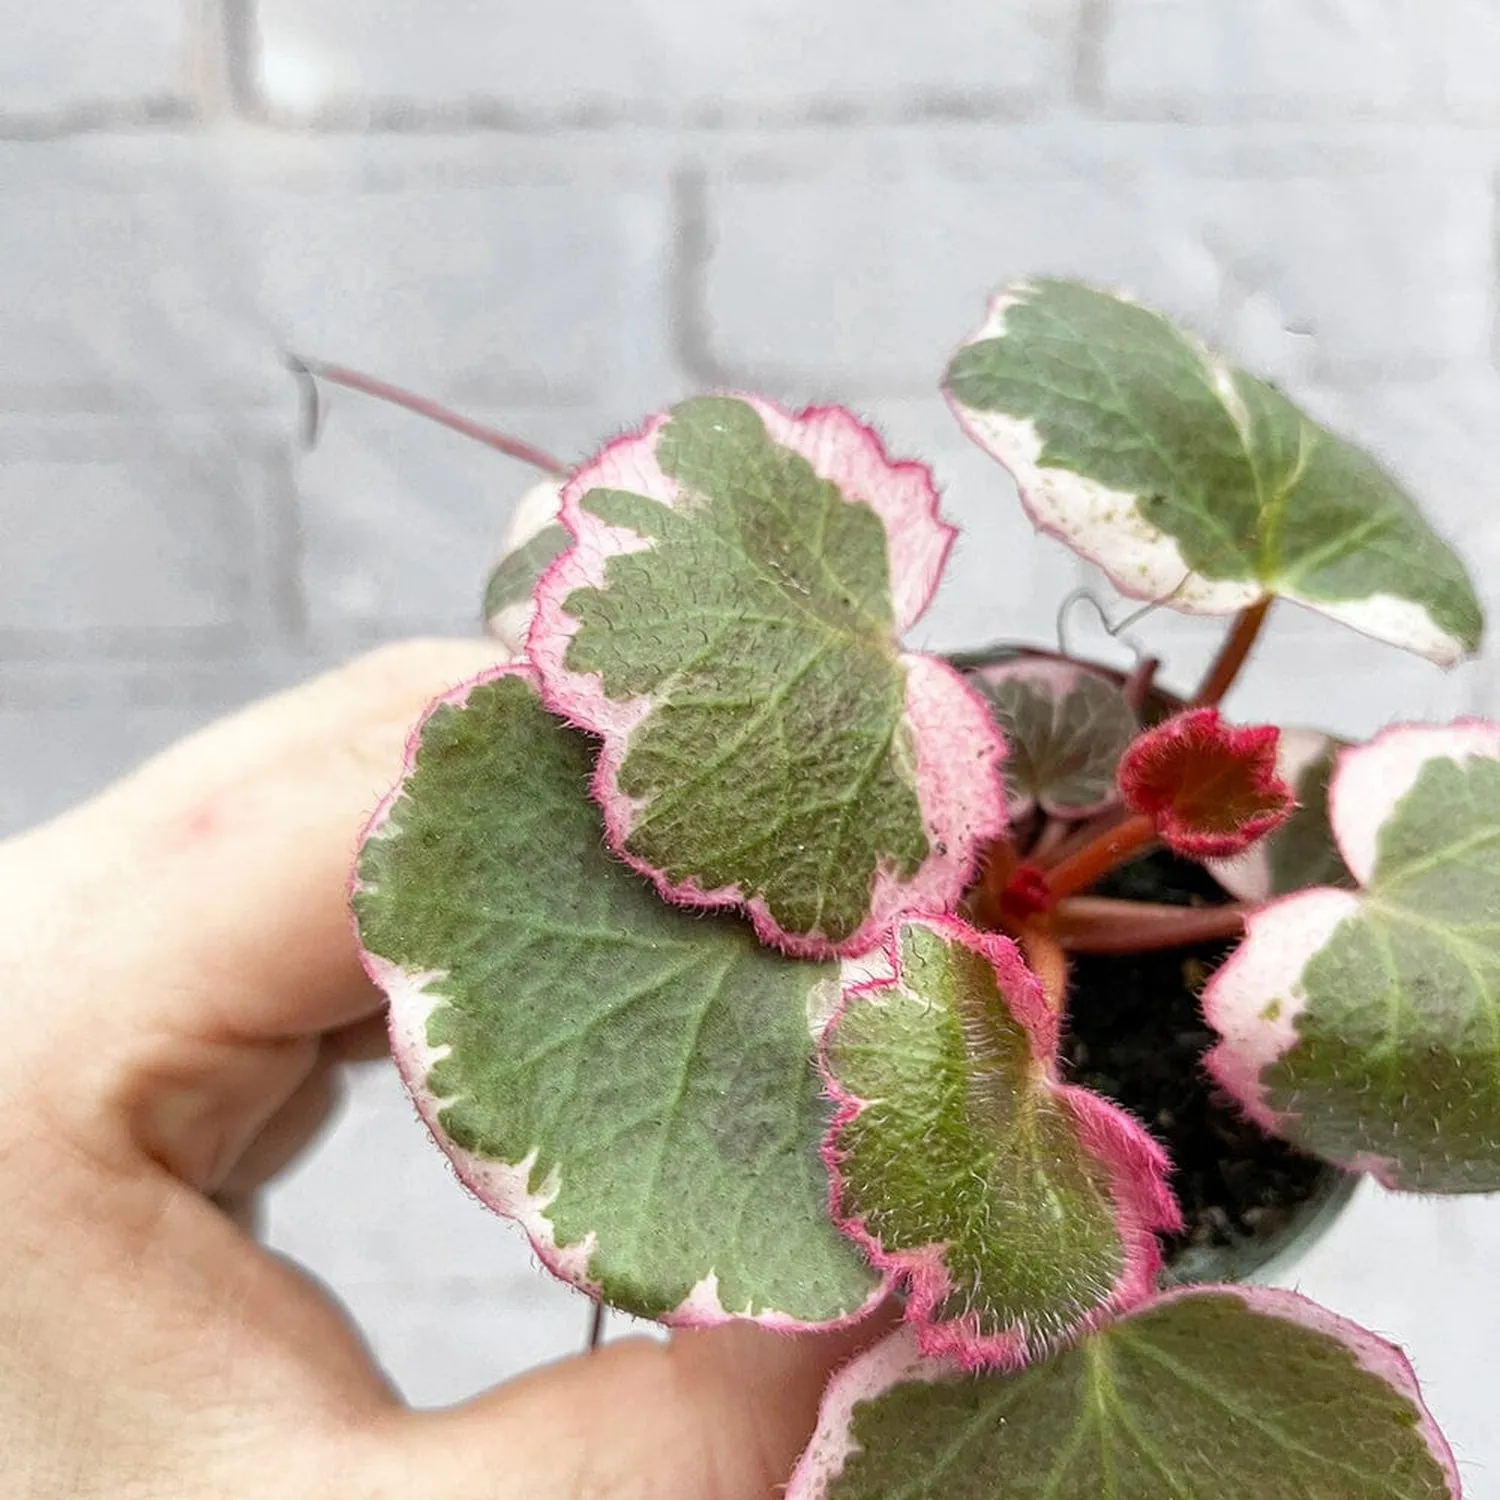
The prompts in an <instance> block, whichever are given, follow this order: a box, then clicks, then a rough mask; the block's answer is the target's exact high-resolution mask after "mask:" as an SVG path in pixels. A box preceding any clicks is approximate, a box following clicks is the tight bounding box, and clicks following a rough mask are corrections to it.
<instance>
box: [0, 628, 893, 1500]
mask: <svg viewBox="0 0 1500 1500" xmlns="http://www.w3.org/2000/svg"><path fill="white" fill-rule="evenodd" d="M494 659H495V648H494V647H492V646H490V647H487V646H484V645H482V644H478V643H459V642H424V643H413V644H410V645H405V646H401V647H399V648H391V649H387V650H385V651H381V652H379V653H377V654H375V655H374V656H371V657H367V658H365V659H364V660H362V661H360V662H357V663H355V664H354V665H353V666H351V667H348V668H345V669H344V670H342V671H340V672H337V673H334V674H333V675H331V676H329V677H325V678H322V679H320V680H319V681H317V682H314V683H311V684H309V685H307V686H305V687H302V688H298V689H296V690H295V691H293V692H290V693H287V694H285V695H283V696H281V697H279V698H277V699H274V700H272V701H271V702H268V703H265V704H262V705H259V706H257V707H255V708H252V709H250V710H248V711H247V712H245V713H243V714H240V715H238V716H237V717H235V718H233V719H230V720H227V721H225V722H224V723H222V724H219V725H216V726H214V727H213V728H211V729H209V730H207V731H206V732H205V733H203V734H201V735H199V736H196V737H195V738H193V739H191V740H189V741H187V742H186V743H184V744H182V745H180V746H178V747H176V748H175V749H173V750H171V751H169V752H168V753H166V754H165V755H163V756H161V757H159V758H158V759H157V760H155V761H153V762H151V763H150V764H149V765H147V766H146V767H144V768H143V769H142V770H140V771H139V772H137V773H136V774H135V775H134V776H132V777H130V778H129V779H128V780H126V781H124V782H122V783H121V784H120V785H118V786H117V787H115V788H113V789H112V790H111V791H109V792H107V793H105V794H104V795H103V796H101V797H100V798H98V799H97V800H96V801H94V802H92V803H90V804H88V805H87V806H85V807H83V808H81V809H79V810H77V811H76V812H73V813H71V814H69V815H67V816H66V817H64V818H61V819H59V820H58V821H56V822H55V823H52V824H50V825H48V826H46V827H44V828H41V829H39V830H37V831H35V832H33V833H31V834H28V835H25V836H23V837H21V838H18V839H15V840H12V841H10V842H9V843H6V844H4V845H0V1021H3V1023H4V1029H3V1035H4V1037H5V1045H4V1047H3V1049H0V1203H3V1204H4V1209H3V1211H0V1433H3V1444H0V1495H4V1496H6V1497H10V1496H25V1497H29V1500H62V1497H66V1500H93V1497H106V1496H107V1497H109V1500H127V1497H128V1500H168V1497H170V1500H178V1497H192V1500H221V1497H222V1500H246V1497H251V1496H275V1497H277V1500H325V1497H327V1500H333V1497H338V1500H385V1497H391V1500H397V1497H399V1500H411V1497H412V1496H414V1495H415V1496H421V1497H423V1500H509V1497H518V1500H519V1497H525V1500H574V1497H583V1496H588V1497H590V1500H627V1497H646V1496H650V1497H652V1500H679V1497H680V1500H762V1497H766V1496H769V1495H771V1494H773V1493H774V1492H775V1491H776V1490H777V1488H778V1486H779V1485H780V1484H782V1483H783V1482H784V1481H785V1479H786V1476H787V1474H788V1472H789V1470H790V1468H791V1466H792V1462H793V1460H794V1459H795V1457H796V1454H797V1452H798V1450H799V1449H800V1448H801V1446H802V1445H803V1443H804V1442H805V1440H806V1438H807V1436H808V1434H809V1432H810V1430H811V1427H812V1421H813V1416H814V1411H815V1407H816V1403H817V1398H818V1394H819V1392H820V1391H821V1389H822V1386H823V1383H824V1381H825V1379H826V1377H827V1374H828V1372H829V1370H830V1369H831V1368H832V1366H833V1365H834V1364H836V1363H838V1362H839V1361H840V1360H841V1359H843V1358H844V1357H846V1356H847V1355H848V1354H849V1353H850V1352H852V1350H853V1349H854V1348H855V1347H856V1346H857V1344H858V1343H860V1342H863V1341H864V1340H866V1339H868V1338H869V1337H870V1333H869V1332H868V1331H856V1332H855V1333H853V1334H848V1333H845V1334H839V1335H829V1336H824V1337H816V1338H803V1339H798V1340H789V1339H786V1338H784V1337H782V1336H779V1335H776V1334H771V1333H767V1332H764V1331H762V1330H759V1329H755V1328H752V1327H748V1326H737V1327H727V1328H720V1329H715V1330H710V1331H706V1332H700V1333H690V1334H683V1335H680V1336H678V1337H677V1338H675V1339H674V1340H673V1341H672V1342H671V1343H670V1344H668V1345H660V1344H655V1343H651V1342H648V1341H631V1342H625V1343H618V1344H612V1345H609V1346H607V1347H606V1348H604V1349H601V1350H600V1351H598V1352H597V1353H595V1354H591V1355H588V1356H585V1357H582V1358H578V1359H573V1360H568V1361H566V1362H564V1363H562V1364H559V1365H556V1366H552V1367H550V1368H548V1369H545V1370H542V1371H539V1372H537V1373H535V1374H532V1375H529V1376H527V1377H525V1378H523V1379H521V1380H517V1381H515V1382H512V1383H511V1384H509V1385H506V1386H503V1387H501V1388H499V1389H498V1390H495V1391H492V1392H490V1393H488V1394H487V1395H484V1396H482V1397H480V1398H478V1399H476V1400H474V1401H472V1402H470V1403H468V1404H467V1405H464V1406H462V1407H458V1408H455V1409H453V1410H451V1411H445V1412H428V1413H414V1412H411V1411H409V1410H407V1409H406V1408H405V1407H404V1406H403V1405H402V1404H401V1402H400V1400H399V1398H398V1397H397V1396H396V1395H395V1394H394V1393H393V1392H392V1391H391V1389H390V1387H389V1386H388V1385H387V1384H386V1382H385V1381H384V1379H383V1378H382V1376H381V1375H380V1373H379V1371H378V1370H377V1369H376V1367H375V1366H374V1365H373V1364H372V1363H371V1361H370V1359H369V1357H368V1355H367V1354H366V1352H365V1350H364V1348H363V1346H362V1344H361V1341H360V1338H359V1335H358V1333H357V1331H356V1330H355V1329H354V1328H353V1326H352V1325H351V1324H350V1323H349V1322H348V1320H347V1319H346V1317H345V1315H344V1313H343V1311H342V1310H341V1309H340V1308H339V1307H338V1306H337V1305H336V1304H335V1303H334V1302H333V1301H332V1300H330V1299H329V1298H328V1297H327V1296H326V1295H325V1294H324V1293H323V1292H322V1291H320V1290H319V1289H318V1288H317V1287H316V1286H315V1285H314V1283H313V1282H312V1281H311V1280H310V1279H308V1278H307V1277H306V1276H304V1275H303V1274H302V1273H301V1272H299V1271H298V1270H296V1269H295V1268H293V1267H291V1266H289V1265H288V1264H286V1263H285V1262H283V1261H281V1260H279V1259H277V1258H276V1257H275V1256H274V1255H272V1254H270V1253H268V1252H267V1251H265V1250H263V1249H261V1248H260V1247H258V1246H257V1245H256V1244H255V1243H254V1241H253V1240H251V1239H250V1238H249V1237H248V1236H247V1235H245V1234H244V1233H243V1232H242V1231H241V1230H240V1229H239V1228H238V1227H237V1225H236V1223H235V1222H234V1217H233V1211H234V1210H236V1209H237V1208H239V1207H242V1206H243V1205H244V1204H245V1202H246V1201H247V1200H248V1198H249V1195H251V1194H253V1192H254V1191H255V1189H256V1188H258V1187H259V1186H260V1185H261V1184H262V1183H263V1182H264V1181H265V1180H266V1179H267V1178H268V1177H269V1176H270V1175H272V1174H273V1173H274V1172H275V1171H277V1170H278V1169H279V1168H280V1167H281V1166H283V1165H284V1164H285V1163H286V1161H287V1160H289V1159H290V1157H291V1156H292V1155H294V1154H295V1152H296V1150H297V1149H299V1148H300V1146H301V1145H302V1144H305V1142H306V1141H307V1140H308V1138H309V1137H310V1136H311V1134H312V1132H313V1131H314V1130H315V1129H316V1127H317V1124H318V1123H319V1121H320V1120H321V1119H322V1118H323V1116H324V1114H326V1112H327V1109H328V1108H329V1105H330V1103H331V1101H332V1098H333V1076H332V1069H333V1065H334V1064H335V1063H337V1062H338V1061H339V1060H340V1059H343V1058H347V1057H350V1056H353V1055H357V1054H360V1053H366V1052H371V1051H372V1050H375V1049H379V1048H382V1047H383V1041H384V1033H383V1025H382V1022H381V1017H380V1015H379V1008H380V997H379V996H378V995H377V993H376V992H375V991H374V990H373V989H372V988H371V987H370V985H369V983H368V981H367V980H366V979H365V978H364V977H363V975H362V973H361V971H360V967H359V963H358V959H357V957H356V952H355V944H354V939H353V935H352V932H351V928H350V923H349V919H348V916H347V912H346V907H345V890H346V886H347V880H348V872H349V867H350V864H351V862H352V859H353V855H354V849H355V843H356V838H357V835H358V832H359V829H360V826H361V823H362V820H363V819H364V818H365V817H366V816H367V815H368V813H369V812H370V810H371V809H372V808H373V807H374V805H375V803H376V801H377V800H378V798H379V797H380V795H381V794H382V793H383V792H384V791H385V790H386V789H387V787H388V786H389V785H390V784H391V783H392V782H393V781H394V780H395V778H396V775H397V773H398V771H399V768H400V763H401V751H402V745H403V742H404V740H405V736H406V733H407V731H408V728H409V726H410V725H411V723H412V722H413V721H414V720H415V719H416V717H417V715H418V713H419V712H420V710H421V708H422V706H423V704H424V703H425V702H426V701H427V700H428V699H429V698H431V697H433V696H435V695H436V694H437V693H438V692H440V691H442V690H443V689H444V688H445V687H447V686H451V685H452V684H454V683H457V682H459V681H461V680H463V679H465V678H467V677H470V676H472V675H474V674H475V673H477V672H478V671H480V670H481V669H483V668H484V667H486V666H488V665H491V664H492V663H493V661H494Z"/></svg>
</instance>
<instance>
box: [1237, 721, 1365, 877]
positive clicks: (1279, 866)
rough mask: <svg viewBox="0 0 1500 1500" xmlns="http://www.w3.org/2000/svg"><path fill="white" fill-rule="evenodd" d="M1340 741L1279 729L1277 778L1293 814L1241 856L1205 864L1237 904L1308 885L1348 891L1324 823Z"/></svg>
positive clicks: (1330, 828)
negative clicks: (1283, 785) (1294, 804)
mask: <svg viewBox="0 0 1500 1500" xmlns="http://www.w3.org/2000/svg"><path fill="white" fill-rule="evenodd" d="M1343 748H1344V743H1343V741H1341V740H1336V739H1333V738H1332V737H1331V736H1329V735H1326V734H1320V733H1319V732H1318V731H1317V730H1313V729H1283V730H1282V731H1281V739H1280V742H1279V743H1278V745H1277V749H1276V773H1277V775H1278V776H1280V777H1281V779H1282V780H1283V781H1285V782H1286V784H1287V785H1288V786H1289V787H1291V789H1292V795H1293V796H1294V797H1296V799H1297V808H1296V811H1295V812H1293V813H1292V815H1291V817H1290V818H1288V819H1287V820H1286V822H1285V823H1283V824H1282V825H1281V827H1280V828H1274V829H1272V830H1271V832H1270V833H1268V834H1267V835H1266V836H1265V837H1264V838H1263V839H1261V840H1260V841H1259V842H1258V843H1256V844H1255V845H1254V846H1253V847H1251V848H1250V849H1247V850H1246V851H1245V852H1244V853H1243V854H1239V855H1236V856H1235V857H1234V858H1233V859H1215V860H1209V861H1207V864H1208V868H1209V870H1210V871H1211V872H1212V873H1213V877H1214V879H1215V880H1217V881H1218V882H1219V884H1220V885H1222V886H1223V887H1224V889H1225V890H1226V891H1228V892H1229V894H1230V895H1231V896H1233V897H1234V898H1235V899H1236V900H1238V901H1266V900H1269V899H1270V897H1272V896H1287V895H1290V894H1291V893H1292V892H1293V891H1302V890H1306V889H1307V888H1308V887H1309V886H1315V885H1333V886H1345V887H1348V886H1352V885H1353V884H1354V877H1353V876H1352V875H1350V873H1349V871H1348V869H1347V868H1346V867H1345V865H1344V861H1343V859H1342V858H1341V857H1340V855H1339V850H1338V845H1337V843H1335V841H1334V837H1333V825H1332V824H1331V823H1330V822H1329V821H1328V786H1329V782H1330V781H1331V780H1332V777H1333V768H1334V764H1335V762H1336V761H1337V759H1338V754H1339V751H1340V750H1342V749H1343Z"/></svg>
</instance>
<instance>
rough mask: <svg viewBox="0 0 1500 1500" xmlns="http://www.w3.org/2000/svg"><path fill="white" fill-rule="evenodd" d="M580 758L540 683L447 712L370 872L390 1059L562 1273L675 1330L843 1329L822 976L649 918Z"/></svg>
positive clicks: (364, 903) (857, 1304) (822, 970)
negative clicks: (831, 1206) (718, 1324)
mask: <svg viewBox="0 0 1500 1500" xmlns="http://www.w3.org/2000/svg"><path fill="white" fill-rule="evenodd" d="M592 769H593V751H592V747H591V746H590V745H589V743H588V742H587V741H586V740H585V739H584V738H583V736H581V735H578V734H575V733H573V732H572V731H570V730H568V729H567V728H566V727H565V726H563V725H562V724H560V723H559V722H558V721H557V720H556V719H554V718H553V717H552V716H551V715H550V714H548V713H547V712H546V711H545V710H544V709H543V708H542V705H541V702H540V700H539V698H538V695H537V691H536V686H535V683H534V681H533V679H532V676H531V674H530V669H529V668H526V667H524V666H518V667H513V668H506V669H501V671H500V672H499V673H497V674H495V675H492V676H491V677H489V678H488V679H484V680H481V682H480V683H478V684H476V685H473V686H471V687H469V688H465V689H462V690H460V691H459V692H458V693H456V694H454V695H452V696H451V697H450V698H448V699H445V700H443V701H441V702H440V703H439V704H437V705H436V706H434V708H433V709H432V710H431V712H430V713H429V715H428V717H427V719H426V720H425V721H424V723H423V725H422V727H421V729H420V731H419V737H417V738H414V740H413V746H412V749H411V752H410V753H409V756H408V766H407V771H406V776H405V778H404V780H403V781H402V783H401V785H400V786H399V787H398V788H397V790H396V791H395V792H394V793H393V794H392V797H391V798H390V799H389V800H388V801H387V803H386V805H385V806H384V807H383V808H382V809H381V811H380V812H379V813H378V814H377V815H376V818H375V821H374V822H373V824H372V825H371V828H370V831H369V833H368V835H367V836H366V840H365V844H364V847H363V850H362V852H361V855H360V862H359V870H358V883H357V885H356V888H355V893H354V909H355V914H356V917H357V919H358V923H359V931H360V937H361V940H362V942H363V944H364V947H365V950H366V955H367V963H368V967H369V969H370V972H371V975H372V976H373V977H374V978H375V980H376V982H377V983H378V984H380V986H381V987H382V988H383V989H384V990H385V992H386V994H387V995H388V996H389V998H390V1002H391V1030H392V1039H393V1046H394V1051H395V1054H396V1058H397V1062H398V1064H399V1066H400V1068H401V1071H402V1074H403V1076H404V1078H405V1079H406V1083H407V1086H408V1088H409V1089H410V1090H411V1092H412V1095H413V1097H414V1099H415V1100H416V1103H417V1106H418V1108H419V1109H420V1110H421V1112H422V1115H423V1117H424V1118H425V1119H426V1121H427V1123H428V1125H429V1126H430V1127H431V1128H432V1131H433V1133H434V1134H435V1135H436V1137H437V1139H438V1141H439V1143H440V1144H441V1145H442V1146H443V1148H444V1150H445V1151H447V1153H448V1154H449V1156H450V1157H451V1158H452V1159H453V1161H454V1163H455V1165H456V1166H457V1168H458V1172H459V1175H460V1176H461V1177H462V1178H463V1180H464V1182H465V1183H466V1184H467V1185H468V1186H469V1187H470V1188H471V1189H472V1190H473V1191H474V1192H475V1193H476V1194H477V1195H478V1196H479V1197H480V1198H481V1199H483V1200H484V1201H485V1202H486V1203H487V1204H489V1205H490V1207H492V1208H494V1209H496V1210H498V1211H499V1212H501V1213H504V1214H506V1215H508V1216H510V1217H512V1218H515V1219H518V1220H520V1222H521V1223H522V1224H523V1225H524V1226H525V1228H526V1231H527V1233H528V1234H529V1235H530V1236H531V1240H532V1243H533V1245H534V1247H535V1249H536V1251H537V1254H538V1255H539V1256H540V1257H541V1258H542V1260H543V1261H544V1262H545V1263H546V1264H547V1265H548V1266H549V1267H550V1268H551V1269H552V1270H553V1271H555V1272H556V1273H557V1274H558V1275H560V1276H562V1277H563V1278H565V1279H566V1280H568V1281H571V1282H572V1283H574V1284H575V1285H577V1286H580V1287H582V1288H584V1289H586V1290H588V1291H591V1292H594V1293H596V1294H598V1295H601V1296H602V1297H604V1298H605V1300H607V1301H609V1302H611V1303H613V1304H614V1305H616V1306H618V1307H623V1308H625V1309H627V1310H628V1311H630V1312H633V1313H638V1314H640V1315H642V1316H646V1317H655V1318H661V1319H663V1320H664V1321H666V1322H672V1323H686V1324H693V1323H704V1322H713V1321H717V1320H720V1319H722V1318H724V1317H727V1316H743V1317H751V1318H756V1319H759V1320H760V1321H762V1322H764V1323H768V1324H773V1325H778V1326H785V1327H792V1326H803V1325H806V1324H814V1323H827V1322H833V1321H837V1320H841V1319H844V1318H847V1317H849V1316H851V1315H853V1314H856V1313H858V1312H859V1311H860V1310H861V1309H862V1308H863V1307H864V1306H865V1305H866V1303H867V1302H868V1301H869V1299H870V1298H871V1297H872V1295H873V1294H874V1287H875V1278H874V1277H873V1276H872V1274H871V1272H870V1270H869V1268H868V1267H867V1266H866V1265H864V1264H863V1263H862V1261H861V1260H860V1258H859V1256H858V1255H857V1253H856V1252H855V1250H854V1247H853V1246H851V1245H850V1244H849V1243H848V1242H847V1240H845V1239H844V1238H843V1237H842V1236H840V1234H839V1233H838V1231H837V1230H836V1229H835V1228H834V1226H833V1224H832V1222H831V1220H830V1218H829V1214H828V1205H827V1192H828V1183H827V1175H826V1173H825V1171H824V1169H823V1165H822V1162H821V1161H820V1160H819V1154H818V1153H819V1143H820V1141H821V1139H822V1137H823V1135H824V1133H825V1132H826V1130H827V1127H828V1119H829V1109H828V1106H827V1103H826V1102H825V1101H824V1100H823V1099H822V1098H821V1097H820V1094H819V1088H818V1078H817V1070H816V1068H815V1067H814V1065H813V1056H814V1043H813V1039H812V1033H811V1030H810V1017H812V1016H813V1015H815V1014H819V1013H826V1010H827V1006H828V1001H827V998H826V992H827V991H829V990H833V991H834V992H835V993H836V992H837V987H838V969H837V967H836V966H834V965H828V964H812V963H805V962H800V961H797V960H794V959H790V958H787V957H785V956H783V955H781V954H778V953H774V952H771V951H769V950H767V949H765V948H762V947H761V946H760V945H759V944H757V943H756V941H755V938H754V935H753V934H752V932H751V931H750V929H749V927H748V926H746V925H745V924H744V923H742V922H738V921H735V920H734V919H732V918H727V917H718V918H709V917H701V916H698V917H695V916H692V915H690V914H688V913H686V912H683V911H679V910H676V909H674V908H672V907H669V906H666V905H664V904H663V903H662V902H661V901H660V900H659V899H658V898H657V896H656V894H655V892H654V891H653V890H652V889H651V887H650V886H649V885H648V884H646V882H644V881H642V880H641V879H639V878H638V877H637V876H635V875H633V874H632V873H631V872H630V871H629V870H627V869H625V868H624V867H623V866H622V865H620V864H619V863H618V862H617V861H616V860H614V859H612V858H611V857H610V855H609V853H608V851H607V850H606V848H605V846H604V841H603V838H602V837H601V829H600V820H599V810H598V808H597V807H596V806H595V805H594V803H593V802H592V801H590V799H589V797H588V794H587V790H586V789H587V785H588V777H589V774H590V772H591V771H592Z"/></svg>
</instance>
